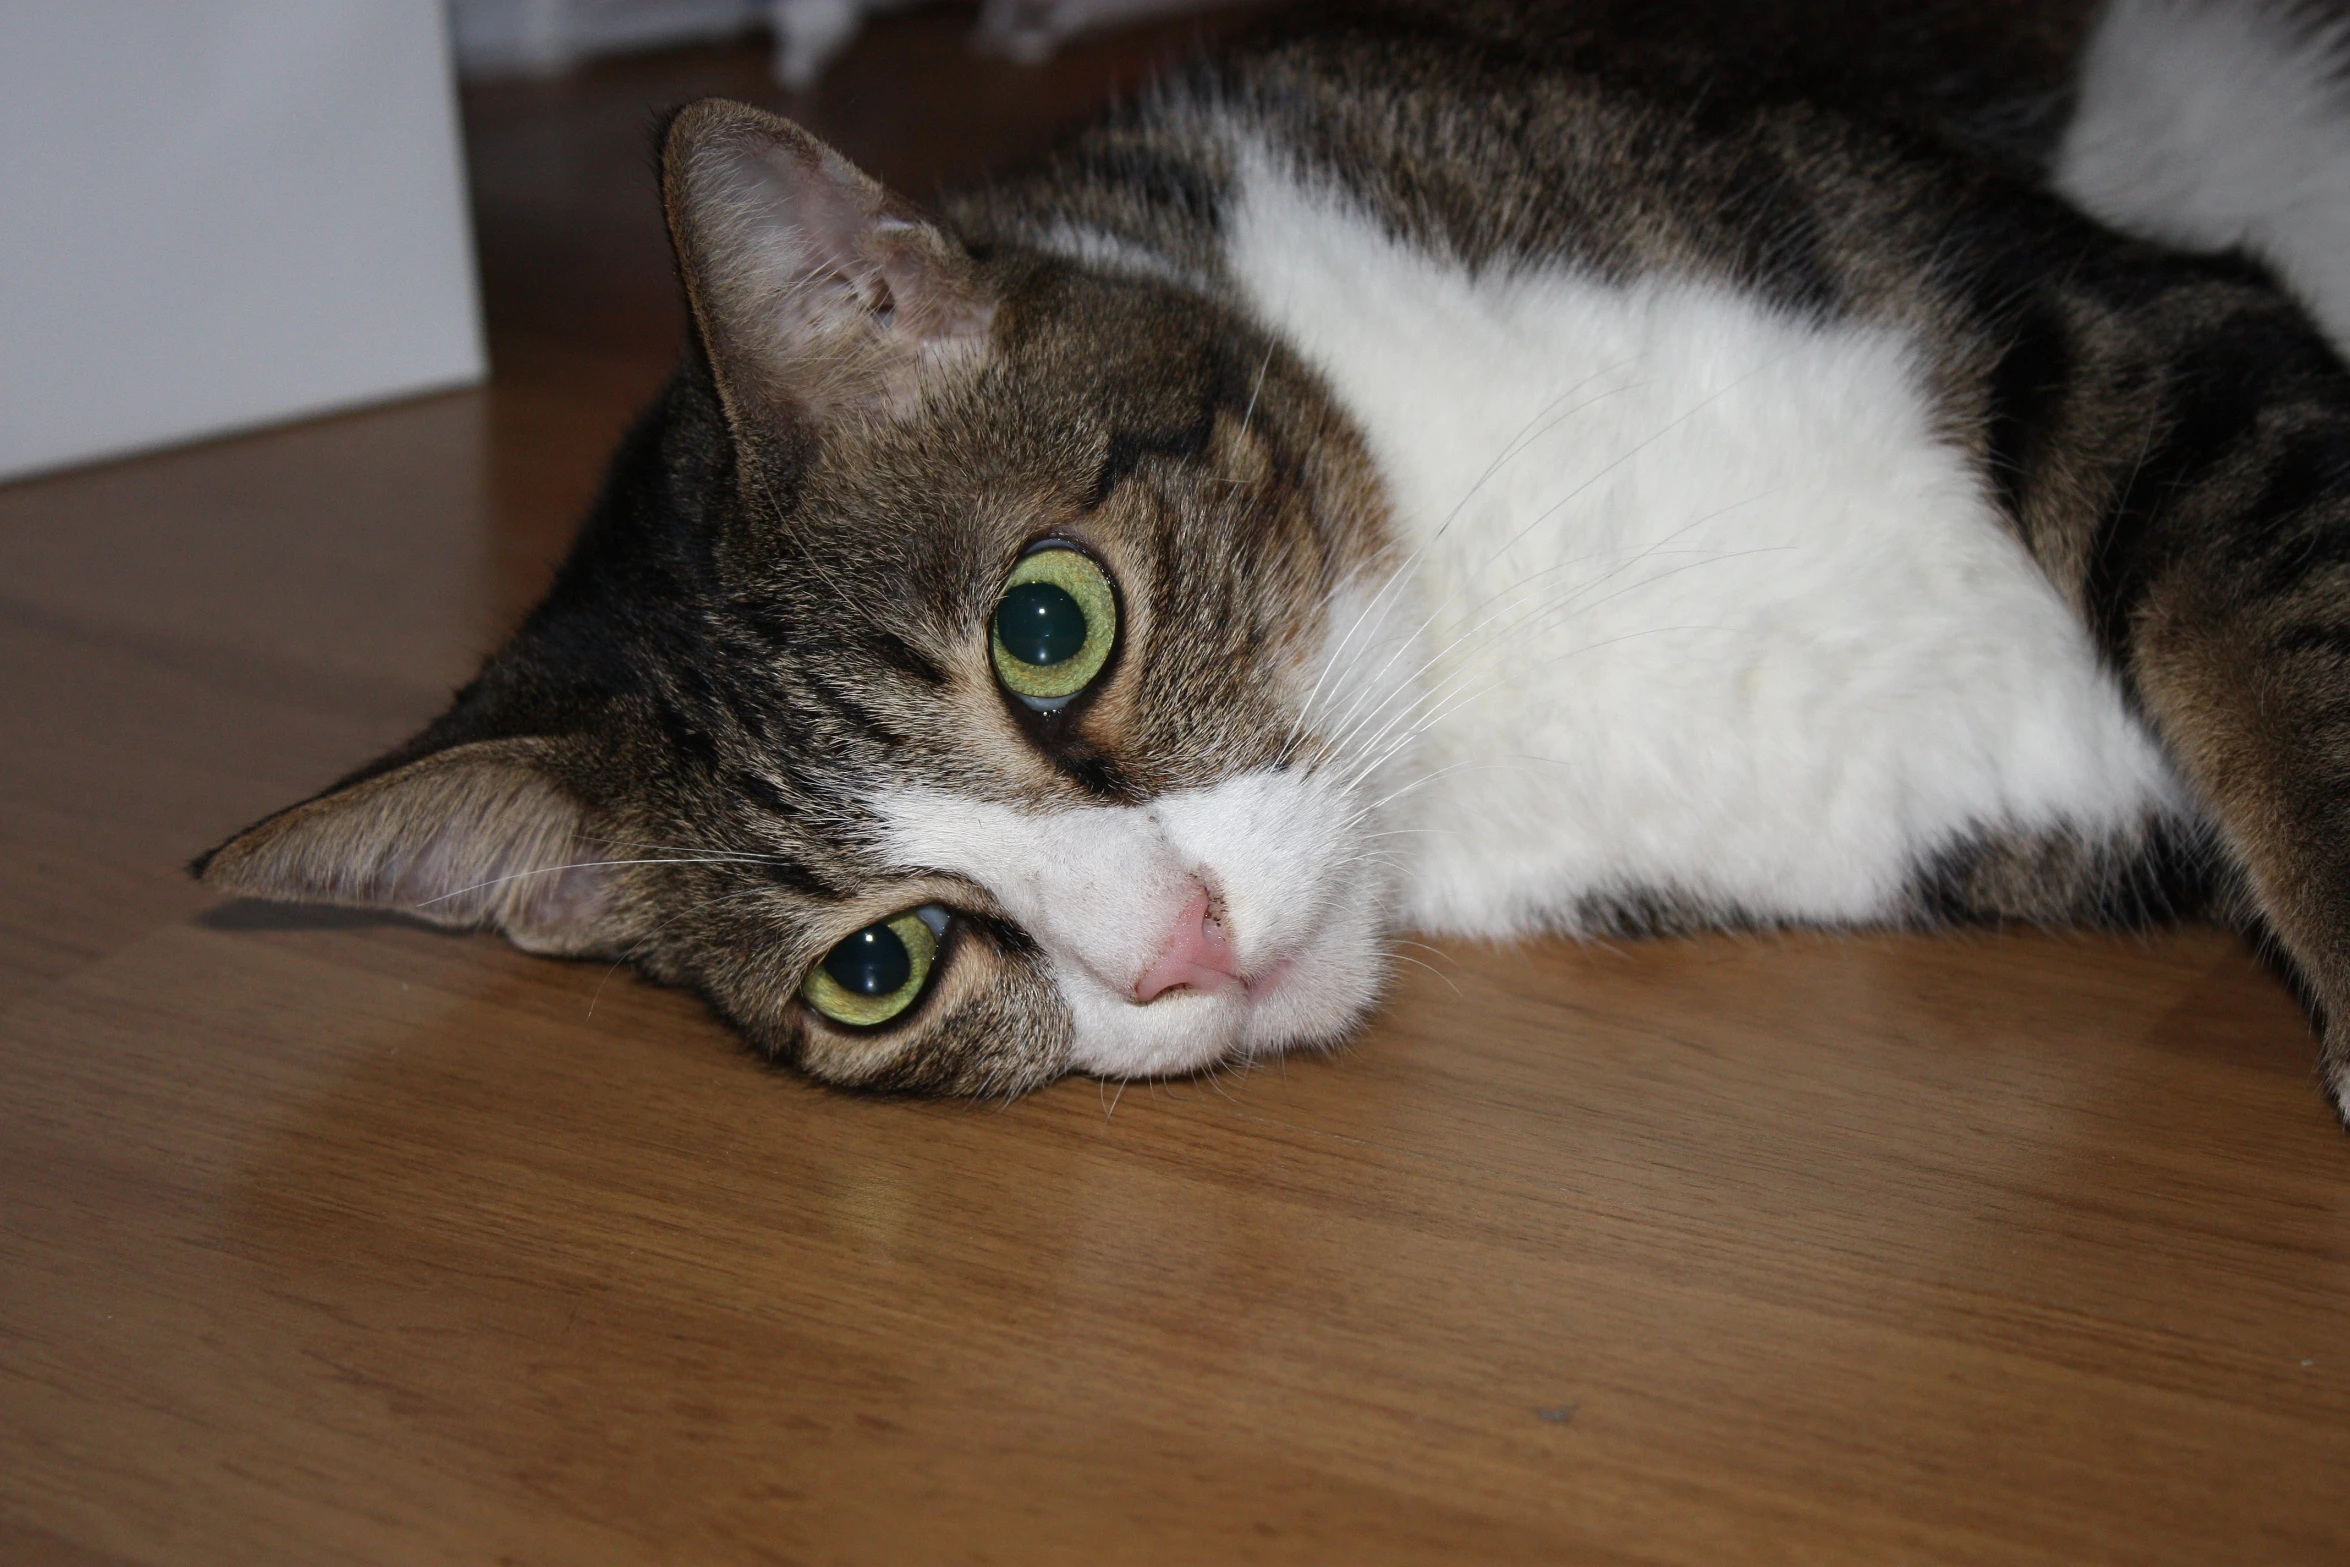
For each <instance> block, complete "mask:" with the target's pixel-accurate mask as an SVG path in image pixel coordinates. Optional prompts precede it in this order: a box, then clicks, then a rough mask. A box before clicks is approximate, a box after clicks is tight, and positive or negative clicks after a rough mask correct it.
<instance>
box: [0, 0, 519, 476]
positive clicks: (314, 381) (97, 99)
mask: <svg viewBox="0 0 2350 1567" xmlns="http://www.w3.org/2000/svg"><path fill="white" fill-rule="evenodd" d="M0 213H4V214H6V216H5V218H4V219H0V366H5V367H6V369H5V372H4V373H0V475H15V474H21V473H27V472H31V471H34V470H36V469H42V468H51V467H57V466H60V465H62V464H66V463H70V462H77V461H81V460H84V459H88V458H93V457H99V456H107V455H112V454H115V453H120V452H129V451H135V450H139V449H141V448H145V447H153V446H162V445H166V444H170V443H173V442H178V441H184V440H189V439H192V438H194V437H197V436H203V435H210V434H216V433H220V432H223V431H228V430H235V429H240V428H245V427H250V426H254V425H260V424H268V423H273V422H276V421H278V420H282V419H290V418H294V417H297V416H299V415H303V414H309V413H316V412H321V411H324V410H327V409H333V408H343V407H349V406H352V405H355V404H359V403H366V402H373V401H376V400H378V399H382V398H388V397H397V396H401V395H404V394H408V393H414V392H421V391H427V390H431V389H433V388H437V387H445V386H453V385H459V384H463V383H467V382H473V381H478V380H479V379H481V376H482V372H483V355H482V348H481V331H480V324H479V314H478V309H477V305H476V300H475V294H474V274H473V246H472V240H471V234H470V230H469V227H468V223H467V217H466V208H465V184H464V170H463V166H462V162H461V154H460V152H459V144H458V138H457V114H456V102H455V96H454V93H453V90H452V84H451V80H450V72H449V54H448V45H447V38H446V35H445V33H444V31H443V23H442V16H441V8H440V6H439V5H438V4H436V3H434V0H205V3H204V4H201V5H191V4H188V3H186V0H73V3H71V4H62V3H58V4H49V3H43V4H33V3H22V0H18V3H9V4H5V5H0Z"/></svg>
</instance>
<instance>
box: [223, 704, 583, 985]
mask: <svg viewBox="0 0 2350 1567" xmlns="http://www.w3.org/2000/svg"><path fill="white" fill-rule="evenodd" d="M556 747H557V742H554V741H548V740H540V739H509V740H482V741H476V742H474V743H472V744H469V745H459V746H452V747H450V748H449V749H448V750H445V751H440V752H436V753H434V754H433V755H431V756H427V757H425V758H423V759H422V760H420V761H414V762H410V763H408V764H407V765H405V766H402V767H397V768H394V769H392V770H391V771H390V772H386V773H381V774H378V775H377V776H375V777H372V778H367V779H363V780H361V781H360V782H358V783H354V784H349V785H346V786H344V787H342V788H339V789H334V790H330V791H328V792H327V793H325V794H322V795H320V796H318V797H317V798H315V799H312V800H305V801H304V802H302V803H301V804H300V805H296V806H291V807H289V808H287V809H286V810H283V811H280V812H279V813H278V814H276V815H275V816H272V817H269V818H267V819H266V820H264V821H261V822H259V823H257V824H256V825H254V826H252V827H249V828H247V829H246V830H245V831H243V832H241V833H239V834H237V835H236V836H235V837H234V838H231V839H230V840H229V841H228V842H226V843H224V844H222V845H221V846H220V847H219V848H217V849H214V850H212V851H211V852H210V853H208V854H206V855H204V856H203V857H202V858H200V859H198V860H197V861H196V862H195V864H194V865H192V866H191V867H190V869H191V870H192V871H193V872H194V873H195V875H196V879H197V880H198V881H200V882H202V883H203V884H204V885H205V886H207V887H209V888H211V889H213V890H214V891H216V892H224V893H233V894H237V895H240V896H244V897H251V898H270V899H275V900H279V901H282V902H295V903H331V904H340V905H343V906H345V907H351V908H367V909H383V910H387V911H397V912H399V913H403V914H409V915H413V916H415V917H416V918H418V919H422V920H426V921H429V922H431V923H432V924H435V925H445V926H453V927H460V928H462V927H472V926H484V925H486V926H493V927H495V928H497V929H498V930H501V931H503V932H504V933H505V934H506V935H507V936H508V937H510V938H511V939H512V940H513V941H514V942H515V944H516V945H518V946H521V947H524V948H526V949H528V950H530V951H533V952H546V953H554V954H559V955H575V954H587V953H593V952H599V951H602V950H604V949H605V948H606V947H608V946H609V945H610V944H611V940H612V934H611V926H612V913H613V911H612V908H611V905H612V902H613V898H612V891H613V886H614V882H615V877H614V874H613V867H611V866H610V865H606V864H598V863H596V862H599V861H608V860H610V859H612V858H613V857H614V856H613V852H612V851H611V849H610V847H609V846H608V845H604V844H600V843H597V842H595V841H594V840H593V839H592V838H591V836H590V834H589V833H588V831H587V814H586V812H585V810H584V809H583V808H582V807H581V805H580V804H579V802H578V801H577V800H576V799H575V798H574V797H573V796H572V795H571V794H570V793H569V792H568V791H567V790H566V789H565V788H564V787H563V786H562V785H561V783H560V782H558V780H557V776H556V773H555V771H554V769H553V767H552V766H551V764H552V763H553V762H554V761H555V760H556Z"/></svg>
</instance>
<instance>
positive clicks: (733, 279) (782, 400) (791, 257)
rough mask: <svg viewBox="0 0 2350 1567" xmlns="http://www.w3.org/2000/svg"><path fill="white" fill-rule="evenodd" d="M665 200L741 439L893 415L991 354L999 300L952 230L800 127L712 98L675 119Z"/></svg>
mask: <svg viewBox="0 0 2350 1567" xmlns="http://www.w3.org/2000/svg"><path fill="white" fill-rule="evenodd" d="M661 183H662V198H663V202H664V204H665V206H666V207H667V209H668V214H669V232H670V237H671V239H672V240H673V241H674V242H675V244H676V246H677V256H678V266H679V270H680V271H681V272H682V273H683V274H684V276H685V284H686V293H687V296H688V298H689V300H690V302H691V304H692V308H693V312H694V320H695V324H696V326H697V327H698V328H699V329H700V332H701V335H702V341H703V343H704V345H705V346H706V347H707V349H708V350H709V354H710V360H711V365H712V368H713V369H714V370H715V371H716V373H717V377H718V383H719V392H720V395H721V396H722V398H723V399H724V400H725V402H726V407H727V416H728V418H729V419H730V420H731V421H732V422H733V424H734V425H735V428H736V430H737V431H738V433H747V434H752V435H754V436H756V435H758V434H763V433H776V432H779V431H780V429H781V428H782V427H784V426H787V425H789V424H791V423H793V422H794V421H800V420H813V421H817V422H822V421H825V420H830V419H835V418H839V417H842V416H844V415H856V414H868V413H878V414H882V415H891V414H897V413H902V412H905V411H906V410H908V409H909V408H911V407H912V405H913V404H914V402H915V401H916V399H917V397H918V396H919V392H920V389H921V387H922V385H923V382H924V380H925V378H926V377H929V376H934V375H943V374H953V373H956V372H957V371H958V370H960V369H967V368H968V367H969V366H970V365H971V364H973V363H974V362H975V361H977V360H978V359H979V358H980V356H982V355H983V354H984V353H985V351H986V346H987V333H988V326H989V323H990V322H991V321H992V320H993V318H994V314H995V306H994V302H993V299H992V297H991V296H990V294H989V293H988V291H987V290H986V289H985V287H984V286H983V285H982V283H981V281H980V279H979V276H978V271H977V268H976V267H975V266H974V264H973V262H972V260H971V257H970V255H969V253H968V252H966V251H965V250H964V249H963V247H962V246H961V245H960V244H959V243H957V242H956V241H955V239H954V238H953V237H952V236H951V235H949V234H947V233H945V232H944V231H943V230H941V229H940V228H939V227H938V226H937V225H935V224H933V223H930V222H928V221H926V220H925V219H924V218H923V217H922V216H921V215H920V214H919V213H917V212H916V211H915V210H914V208H913V207H912V206H910V205H908V204H907V203H906V202H904V201H902V200H900V199H899V198H898V197H896V196H894V195H892V194H891V193H890V192H889V191H887V190H885V189H883V188H882V186H881V185H880V184H879V183H878V182H877V181H875V180H873V179H872V178H871V177H869V176H868V175H866V174H865V173H864V172H863V171H861V170H860V169H858V168H857V167H856V165H854V164H852V163H850V162H849V161H848V159H846V158H844V157H842V156H841V155H840V154H839V153H837V152H835V151H833V150H832V149H831V148H830V147H827V146H825V145H824V143H822V142H820V141H818V140H817V139H816V138H815V137H813V136H811V135H809V134H808V133H807V132H806V131H803V130H801V129H800V128H799V127H798V126H796V125H794V124H792V123H791V122H790V121H789V120H784V119H778V118H777V117H776V116H774V115H772V114H766V113H763V112H761V111H760V110H757V109H753V108H750V107H748V106H747V105H744V104H739V103H729V102H727V101H726V100H724V99H718V98H710V99H704V100H703V101H702V102H700V103H696V104H693V105H691V106H689V107H687V108H686V109H684V110H683V111H681V112H680V113H679V114H678V116H677V117H676V118H675V119H674V120H672V121H671V122H670V125H669V133H668V135H667V137H666V138H665V140H664V142H663V147H662V167H661Z"/></svg>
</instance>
